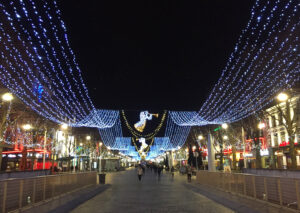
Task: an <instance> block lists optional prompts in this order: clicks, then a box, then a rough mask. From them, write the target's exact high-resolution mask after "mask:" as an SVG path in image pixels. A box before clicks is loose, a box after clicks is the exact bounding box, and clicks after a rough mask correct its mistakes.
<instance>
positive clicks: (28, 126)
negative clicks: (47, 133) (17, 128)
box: [22, 124, 32, 130]
mask: <svg viewBox="0 0 300 213" xmlns="http://www.w3.org/2000/svg"><path fill="white" fill-rule="evenodd" d="M22 127H23V129H24V130H30V129H31V128H32V126H31V125H30V124H24V125H23V126H22Z"/></svg>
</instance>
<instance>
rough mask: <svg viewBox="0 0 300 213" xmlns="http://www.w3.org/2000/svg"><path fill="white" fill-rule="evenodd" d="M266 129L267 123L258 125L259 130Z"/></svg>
mask: <svg viewBox="0 0 300 213" xmlns="http://www.w3.org/2000/svg"><path fill="white" fill-rule="evenodd" d="M265 127H266V124H265V123H259V124H258V128H259V129H263V128H265Z"/></svg>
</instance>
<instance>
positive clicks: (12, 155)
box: [7, 154, 17, 158]
mask: <svg viewBox="0 0 300 213" xmlns="http://www.w3.org/2000/svg"><path fill="white" fill-rule="evenodd" d="M7 157H9V158H15V157H17V156H16V155H15V154H8V155H7Z"/></svg>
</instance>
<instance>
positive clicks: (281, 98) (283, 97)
mask: <svg viewBox="0 0 300 213" xmlns="http://www.w3.org/2000/svg"><path fill="white" fill-rule="evenodd" d="M288 98H289V96H288V95H287V94H286V93H283V92H282V93H279V95H277V100H278V101H280V102H283V101H287V99H288Z"/></svg>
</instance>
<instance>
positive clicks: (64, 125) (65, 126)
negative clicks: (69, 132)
mask: <svg viewBox="0 0 300 213" xmlns="http://www.w3.org/2000/svg"><path fill="white" fill-rule="evenodd" d="M60 127H61V128H62V129H63V130H66V129H68V125H67V124H62V125H61V126H60Z"/></svg>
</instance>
